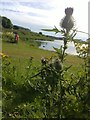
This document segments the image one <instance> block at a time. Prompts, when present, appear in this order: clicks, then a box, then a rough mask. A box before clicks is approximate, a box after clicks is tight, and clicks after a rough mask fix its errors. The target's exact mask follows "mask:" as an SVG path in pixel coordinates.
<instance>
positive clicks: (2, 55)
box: [0, 53, 8, 58]
mask: <svg viewBox="0 0 90 120" xmlns="http://www.w3.org/2000/svg"><path fill="white" fill-rule="evenodd" d="M0 56H1V57H2V58H7V57H8V55H5V54H4V53H0Z"/></svg>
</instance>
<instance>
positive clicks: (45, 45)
mask: <svg viewBox="0 0 90 120" xmlns="http://www.w3.org/2000/svg"><path fill="white" fill-rule="evenodd" d="M39 41H40V40H39ZM61 45H62V46H63V41H62V40H54V41H41V45H40V47H39V48H41V49H44V50H50V51H55V50H54V48H53V47H55V48H60V46H61ZM66 53H68V54H74V55H77V52H76V49H75V46H74V43H73V42H69V43H68V48H67V50H66Z"/></svg>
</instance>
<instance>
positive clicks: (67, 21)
mask: <svg viewBox="0 0 90 120" xmlns="http://www.w3.org/2000/svg"><path fill="white" fill-rule="evenodd" d="M65 14H66V15H65V17H64V18H63V19H62V20H61V27H62V28H64V29H66V31H67V33H68V32H69V31H70V30H71V29H72V28H73V27H74V18H73V17H72V14H73V8H71V7H69V8H66V9H65Z"/></svg>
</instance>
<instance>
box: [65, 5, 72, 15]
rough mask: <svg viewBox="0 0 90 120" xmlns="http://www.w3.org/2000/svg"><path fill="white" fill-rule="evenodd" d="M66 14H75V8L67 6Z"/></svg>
mask: <svg viewBox="0 0 90 120" xmlns="http://www.w3.org/2000/svg"><path fill="white" fill-rule="evenodd" d="M65 14H66V15H67V16H70V15H72V14H73V8H71V7H69V8H66V9H65Z"/></svg>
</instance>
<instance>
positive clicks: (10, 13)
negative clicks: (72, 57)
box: [0, 0, 89, 38]
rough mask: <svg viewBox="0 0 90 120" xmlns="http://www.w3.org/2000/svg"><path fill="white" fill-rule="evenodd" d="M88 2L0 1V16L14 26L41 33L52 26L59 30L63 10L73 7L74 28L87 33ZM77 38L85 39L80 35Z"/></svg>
mask: <svg viewBox="0 0 90 120" xmlns="http://www.w3.org/2000/svg"><path fill="white" fill-rule="evenodd" d="M88 2H89V0H0V15H1V16H6V17H8V18H9V19H11V21H12V23H13V24H15V25H19V26H22V27H26V28H29V29H31V30H32V31H35V32H41V29H44V28H45V29H48V28H51V29H52V28H54V26H56V27H57V28H58V29H61V28H60V21H61V19H62V18H63V17H64V16H65V12H64V11H65V8H67V7H73V8H74V12H73V17H74V19H75V27H76V28H77V29H78V30H79V31H84V32H88ZM42 32H43V31H42ZM43 33H45V32H43ZM46 34H49V33H47V32H46ZM78 36H79V37H81V38H86V37H87V35H85V34H81V33H79V35H78Z"/></svg>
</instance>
